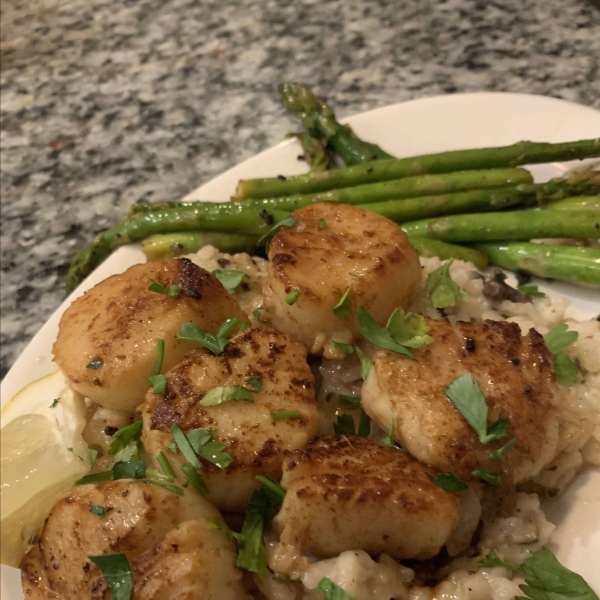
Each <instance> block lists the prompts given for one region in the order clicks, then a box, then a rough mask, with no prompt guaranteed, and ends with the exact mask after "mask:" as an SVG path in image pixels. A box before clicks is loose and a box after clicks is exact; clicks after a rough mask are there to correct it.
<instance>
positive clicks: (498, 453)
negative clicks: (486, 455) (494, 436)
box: [490, 438, 517, 459]
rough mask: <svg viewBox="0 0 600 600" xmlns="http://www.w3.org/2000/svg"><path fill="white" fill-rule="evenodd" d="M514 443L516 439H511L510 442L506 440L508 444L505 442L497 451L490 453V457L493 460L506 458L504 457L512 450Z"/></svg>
mask: <svg viewBox="0 0 600 600" xmlns="http://www.w3.org/2000/svg"><path fill="white" fill-rule="evenodd" d="M516 443H517V438H512V439H511V440H508V442H506V444H504V446H502V448H498V450H494V451H493V452H490V457H491V458H494V459H501V458H506V455H507V454H508V453H509V451H510V450H511V448H514V446H515V444H516Z"/></svg>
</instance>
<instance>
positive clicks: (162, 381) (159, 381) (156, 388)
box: [148, 338, 167, 394]
mask: <svg viewBox="0 0 600 600" xmlns="http://www.w3.org/2000/svg"><path fill="white" fill-rule="evenodd" d="M156 345H157V352H156V361H155V362H154V369H152V375H150V377H148V383H149V384H150V385H151V386H152V391H153V392H154V393H155V394H162V393H163V392H164V391H165V387H166V386H167V378H166V377H165V376H164V375H161V374H160V370H161V369H162V364H163V359H164V357H165V340H163V339H162V338H158V339H157V340H156Z"/></svg>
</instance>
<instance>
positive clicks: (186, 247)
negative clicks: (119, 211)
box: [142, 231, 258, 260]
mask: <svg viewBox="0 0 600 600" xmlns="http://www.w3.org/2000/svg"><path fill="white" fill-rule="evenodd" d="M257 240H258V236H256V235H251V234H243V233H219V232H213V233H209V232H204V231H180V232H177V233H163V234H157V235H151V236H150V237H148V238H146V239H145V240H143V241H142V250H143V251H144V254H145V255H146V258H147V259H148V260H156V259H158V258H171V257H175V256H182V255H184V254H191V253H192V252H197V251H198V250H200V248H203V247H204V246H214V247H215V248H218V249H219V250H220V251H221V252H230V253H231V252H253V247H254V245H255V244H256V242H257Z"/></svg>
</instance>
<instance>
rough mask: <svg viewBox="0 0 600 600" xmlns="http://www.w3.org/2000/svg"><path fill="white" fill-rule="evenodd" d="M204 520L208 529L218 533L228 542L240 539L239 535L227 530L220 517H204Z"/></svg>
mask: <svg viewBox="0 0 600 600" xmlns="http://www.w3.org/2000/svg"><path fill="white" fill-rule="evenodd" d="M205 520H206V524H207V525H208V528H209V529H213V530H217V531H220V532H221V533H222V534H223V535H224V536H225V537H226V538H227V539H228V540H232V541H233V540H235V541H238V540H239V539H240V538H241V537H242V536H241V535H240V534H239V533H236V532H235V531H232V530H231V529H229V527H227V525H226V524H225V523H224V522H223V521H222V520H221V517H205Z"/></svg>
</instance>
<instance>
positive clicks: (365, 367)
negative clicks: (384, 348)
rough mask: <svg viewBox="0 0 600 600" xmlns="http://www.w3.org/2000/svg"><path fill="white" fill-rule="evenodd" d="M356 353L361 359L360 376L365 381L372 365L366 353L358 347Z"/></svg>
mask: <svg viewBox="0 0 600 600" xmlns="http://www.w3.org/2000/svg"><path fill="white" fill-rule="evenodd" d="M354 351H355V352H356V354H357V355H358V358H359V359H360V376H361V378H362V379H363V381H364V380H366V379H367V377H368V376H369V372H370V370H371V365H372V363H371V360H370V359H369V358H367V357H366V356H365V353H364V352H363V351H362V350H361V349H360V348H359V347H358V346H354Z"/></svg>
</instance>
